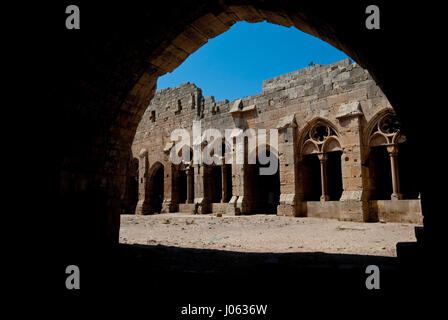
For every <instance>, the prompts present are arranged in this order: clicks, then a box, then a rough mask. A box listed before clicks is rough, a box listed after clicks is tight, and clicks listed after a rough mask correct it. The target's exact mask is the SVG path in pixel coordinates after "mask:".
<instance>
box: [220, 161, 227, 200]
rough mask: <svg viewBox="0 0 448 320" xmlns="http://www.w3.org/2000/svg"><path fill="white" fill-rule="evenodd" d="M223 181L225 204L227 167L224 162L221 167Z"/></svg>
mask: <svg viewBox="0 0 448 320" xmlns="http://www.w3.org/2000/svg"><path fill="white" fill-rule="evenodd" d="M221 181H222V196H221V202H222V203H225V202H227V166H226V164H225V163H224V162H223V164H222V165H221Z"/></svg>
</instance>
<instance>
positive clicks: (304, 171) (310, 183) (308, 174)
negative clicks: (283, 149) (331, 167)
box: [299, 154, 322, 201]
mask: <svg viewBox="0 0 448 320" xmlns="http://www.w3.org/2000/svg"><path fill="white" fill-rule="evenodd" d="M299 170H300V171H301V178H302V187H303V200H304V201H320V196H321V195H322V186H321V182H320V162H319V159H318V157H317V155H316V154H310V155H306V156H304V157H303V159H302V161H301V162H300V167H299Z"/></svg>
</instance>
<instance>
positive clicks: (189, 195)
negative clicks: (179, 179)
mask: <svg viewBox="0 0 448 320" xmlns="http://www.w3.org/2000/svg"><path fill="white" fill-rule="evenodd" d="M186 174H187V203H193V200H194V199H193V191H194V184H193V172H191V169H190V168H188V169H187V170H186Z"/></svg>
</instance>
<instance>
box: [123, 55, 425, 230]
mask: <svg viewBox="0 0 448 320" xmlns="http://www.w3.org/2000/svg"><path fill="white" fill-rule="evenodd" d="M262 87H263V90H262V92H261V93H259V94H256V95H253V96H249V97H245V98H242V99H236V100H234V101H228V100H222V101H215V99H214V97H213V96H208V97H204V96H203V95H202V91H201V89H200V88H198V87H197V86H196V85H194V84H191V83H189V82H187V83H183V84H181V85H179V86H178V87H175V88H167V89H163V90H160V91H158V92H157V93H156V94H155V96H154V98H153V99H152V100H151V102H150V104H149V106H148V108H147V109H146V111H145V114H144V116H143V118H142V120H141V122H140V124H139V125H138V128H137V132H136V134H135V138H134V141H133V144H132V155H131V159H130V161H129V165H128V182H127V188H126V195H125V201H124V206H123V208H122V213H134V212H135V213H136V214H151V213H156V212H166V213H168V212H187V213H193V212H196V213H200V214H206V213H214V214H226V215H246V214H255V213H272V214H277V215H286V216H297V217H323V218H336V219H341V220H348V221H365V222H370V221H387V222H409V223H418V224H421V223H422V214H421V202H420V196H419V189H418V186H416V185H415V183H414V181H413V179H412V167H411V165H410V163H411V161H409V160H411V159H412V155H411V154H409V152H408V151H407V147H406V146H407V144H406V137H405V135H404V133H403V132H401V130H400V129H401V123H400V120H399V119H398V118H397V116H396V115H395V112H394V109H393V107H392V106H391V104H390V103H389V101H388V100H387V98H386V97H385V95H384V94H383V92H382V91H381V89H380V88H379V87H378V86H377V85H376V84H375V82H374V80H373V79H372V78H371V76H370V75H369V73H368V71H367V70H364V69H363V68H361V67H360V66H359V65H357V64H356V63H351V61H350V60H349V59H347V60H343V61H339V62H336V63H333V64H330V65H314V66H310V67H307V68H304V69H301V70H298V71H294V72H291V73H287V74H285V75H282V76H278V77H275V78H272V79H268V80H265V81H263V86H262ZM195 120H196V121H201V126H202V128H217V129H219V130H220V131H222V132H223V136H224V130H225V129H231V128H241V129H266V130H267V131H268V134H269V130H270V129H277V130H278V134H279V135H278V150H275V154H276V155H278V165H279V166H278V168H279V170H278V171H277V173H276V174H274V175H259V170H258V168H259V167H261V166H263V165H262V164H260V163H259V162H257V163H256V164H248V163H245V164H236V163H232V164H223V165H204V164H194V163H193V161H190V162H188V163H185V162H183V163H181V164H179V165H174V164H173V163H172V162H171V161H170V158H169V154H170V150H171V148H172V147H173V144H174V143H173V141H171V139H170V135H171V132H172V131H173V130H174V129H176V128H184V129H187V130H189V131H191V130H192V124H193V121H195ZM223 144H225V141H223ZM224 147H227V148H228V146H224ZM266 147H267V149H268V150H269V149H270V146H269V145H267V146H266ZM223 149H224V150H225V148H223ZM271 151H272V150H271ZM226 152H235V150H234V149H233V150H226ZM234 159H235V157H234Z"/></svg>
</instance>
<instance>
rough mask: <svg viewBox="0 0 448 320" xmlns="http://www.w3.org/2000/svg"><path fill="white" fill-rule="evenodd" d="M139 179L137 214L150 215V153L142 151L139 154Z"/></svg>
mask: <svg viewBox="0 0 448 320" xmlns="http://www.w3.org/2000/svg"><path fill="white" fill-rule="evenodd" d="M138 156H139V169H138V172H139V177H138V202H137V206H136V208H135V214H141V215H143V214H148V213H149V211H150V204H149V199H148V187H149V186H148V184H149V177H148V170H149V162H148V151H147V150H146V149H142V150H141V151H140V153H139V155H138Z"/></svg>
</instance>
